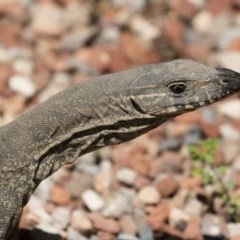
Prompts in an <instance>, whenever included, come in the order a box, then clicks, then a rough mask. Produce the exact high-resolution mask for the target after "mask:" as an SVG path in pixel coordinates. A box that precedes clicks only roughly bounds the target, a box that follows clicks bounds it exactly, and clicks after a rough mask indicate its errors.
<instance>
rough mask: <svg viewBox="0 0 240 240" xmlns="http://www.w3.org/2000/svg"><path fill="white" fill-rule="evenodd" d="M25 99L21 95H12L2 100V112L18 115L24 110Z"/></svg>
mask: <svg viewBox="0 0 240 240" xmlns="http://www.w3.org/2000/svg"><path fill="white" fill-rule="evenodd" d="M25 101H26V98H25V97H24V96H22V95H12V96H11V97H9V98H7V99H6V100H5V101H4V104H3V112H4V113H11V114H14V115H15V114H16V115H18V114H20V113H22V112H23V111H24V108H25Z"/></svg>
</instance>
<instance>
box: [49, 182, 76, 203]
mask: <svg viewBox="0 0 240 240" xmlns="http://www.w3.org/2000/svg"><path fill="white" fill-rule="evenodd" d="M50 198H51V201H52V202H53V203H55V204H59V205H67V204H69V203H70V201H71V194H70V192H69V191H67V190H66V189H65V188H63V187H61V186H56V185H55V186H53V187H52V188H51V190H50Z"/></svg>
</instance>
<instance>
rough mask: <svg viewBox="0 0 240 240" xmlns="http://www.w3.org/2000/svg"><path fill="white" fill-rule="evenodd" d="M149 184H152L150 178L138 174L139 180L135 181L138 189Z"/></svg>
mask: <svg viewBox="0 0 240 240" xmlns="http://www.w3.org/2000/svg"><path fill="white" fill-rule="evenodd" d="M149 184H150V180H149V179H148V178H146V177H143V176H138V177H137V180H136V181H135V184H134V187H135V188H136V189H141V188H143V187H145V186H147V185H149Z"/></svg>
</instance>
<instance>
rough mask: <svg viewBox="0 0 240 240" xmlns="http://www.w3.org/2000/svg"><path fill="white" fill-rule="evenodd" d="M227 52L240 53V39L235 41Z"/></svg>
mask: <svg viewBox="0 0 240 240" xmlns="http://www.w3.org/2000/svg"><path fill="white" fill-rule="evenodd" d="M227 51H240V39H235V40H233V41H232V42H231V43H230V44H229V46H228V47H227Z"/></svg>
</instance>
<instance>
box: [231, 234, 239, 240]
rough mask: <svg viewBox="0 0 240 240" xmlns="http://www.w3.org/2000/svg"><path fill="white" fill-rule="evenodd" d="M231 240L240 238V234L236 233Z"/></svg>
mask: <svg viewBox="0 0 240 240" xmlns="http://www.w3.org/2000/svg"><path fill="white" fill-rule="evenodd" d="M230 240H240V236H239V235H236V236H233V237H231V238H230Z"/></svg>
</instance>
